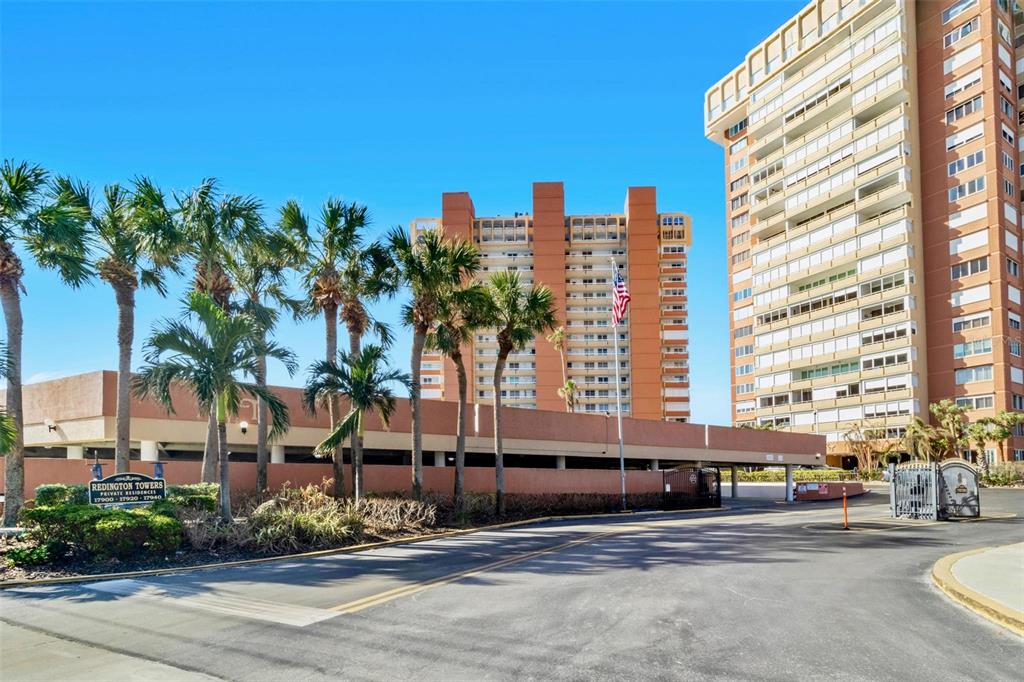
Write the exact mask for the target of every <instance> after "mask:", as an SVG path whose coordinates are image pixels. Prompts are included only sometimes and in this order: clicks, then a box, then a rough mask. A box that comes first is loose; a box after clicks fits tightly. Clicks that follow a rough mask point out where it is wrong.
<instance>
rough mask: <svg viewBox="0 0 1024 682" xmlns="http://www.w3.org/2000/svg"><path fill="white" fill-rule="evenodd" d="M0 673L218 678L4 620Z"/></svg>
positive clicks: (147, 681) (151, 681)
mask: <svg viewBox="0 0 1024 682" xmlns="http://www.w3.org/2000/svg"><path fill="white" fill-rule="evenodd" d="M0 674H2V675H3V678H4V679H5V680H11V681H12V682H15V681H17V682H28V681H29V680H40V682H43V681H49V680H130V681H132V682H179V681H180V682H204V681H205V682H209V681H211V680H216V679H217V678H215V677H210V676H209V675H203V674H202V673H196V672H190V671H188V670H182V669H181V668H175V667H173V666H169V665H165V664H163V663H158V662H156V661H151V660H147V659H144V658H136V657H134V656H128V655H126V654H121V653H117V652H115V651H111V650H109V649H101V648H98V647H94V646H91V645H86V644H83V643H80V642H76V641H73V640H68V639H64V638H57V637H52V636H50V635H47V634H44V633H42V632H40V631H38V630H29V629H26V628H22V627H18V626H15V625H9V624H8V623H0Z"/></svg>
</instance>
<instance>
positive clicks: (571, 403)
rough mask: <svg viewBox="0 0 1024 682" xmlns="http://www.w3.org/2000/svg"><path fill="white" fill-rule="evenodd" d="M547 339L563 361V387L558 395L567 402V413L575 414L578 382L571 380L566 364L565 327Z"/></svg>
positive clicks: (558, 328) (552, 333)
mask: <svg viewBox="0 0 1024 682" xmlns="http://www.w3.org/2000/svg"><path fill="white" fill-rule="evenodd" d="M547 338H548V341H549V342H551V345H552V346H553V347H554V349H555V350H557V351H558V357H559V358H561V360H562V386H561V387H560V388H559V389H558V395H559V397H561V398H562V399H563V400H565V411H566V412H575V411H576V382H575V381H573V380H572V379H570V378H569V376H568V374H567V372H568V367H567V365H566V364H565V342H566V340H567V338H566V334H565V327H561V326H559V327H556V328H555V330H554V331H553V332H551V333H550V334H548V337H547Z"/></svg>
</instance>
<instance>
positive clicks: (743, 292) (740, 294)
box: [732, 287, 753, 301]
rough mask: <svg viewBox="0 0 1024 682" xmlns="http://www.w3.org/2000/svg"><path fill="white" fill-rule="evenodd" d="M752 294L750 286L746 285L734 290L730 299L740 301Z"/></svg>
mask: <svg viewBox="0 0 1024 682" xmlns="http://www.w3.org/2000/svg"><path fill="white" fill-rule="evenodd" d="M752 295H753V290H752V289H751V288H750V287H746V288H744V289H740V290H739V291H737V292H734V293H733V295H732V300H733V301H742V300H744V299H747V298H750V297H751V296H752Z"/></svg>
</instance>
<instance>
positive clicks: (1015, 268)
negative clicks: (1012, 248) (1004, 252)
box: [1006, 258, 1020, 277]
mask: <svg viewBox="0 0 1024 682" xmlns="http://www.w3.org/2000/svg"><path fill="white" fill-rule="evenodd" d="M1006 274H1008V275H1010V277H1019V276H1020V264H1019V263H1018V262H1017V261H1015V260H1013V259H1012V258H1007V259H1006Z"/></svg>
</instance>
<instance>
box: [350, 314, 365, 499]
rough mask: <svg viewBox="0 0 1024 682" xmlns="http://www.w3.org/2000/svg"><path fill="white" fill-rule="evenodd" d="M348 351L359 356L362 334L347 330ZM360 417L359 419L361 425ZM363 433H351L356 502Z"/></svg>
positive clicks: (359, 495) (360, 487) (360, 490)
mask: <svg viewBox="0 0 1024 682" xmlns="http://www.w3.org/2000/svg"><path fill="white" fill-rule="evenodd" d="M348 350H349V353H350V354H351V355H352V357H355V356H357V355H359V353H360V352H361V350H362V334H360V333H359V332H358V331H353V330H351V329H349V332H348ZM362 419H363V418H362V416H360V418H359V423H360V425H361V424H362ZM363 492H364V491H363V431H362V428H359V429H356V430H355V431H353V432H352V495H353V496H354V497H355V498H356V500H357V501H358V500H360V499H361V498H362V497H363Z"/></svg>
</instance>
